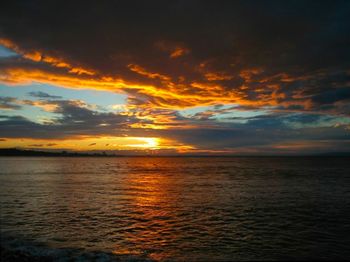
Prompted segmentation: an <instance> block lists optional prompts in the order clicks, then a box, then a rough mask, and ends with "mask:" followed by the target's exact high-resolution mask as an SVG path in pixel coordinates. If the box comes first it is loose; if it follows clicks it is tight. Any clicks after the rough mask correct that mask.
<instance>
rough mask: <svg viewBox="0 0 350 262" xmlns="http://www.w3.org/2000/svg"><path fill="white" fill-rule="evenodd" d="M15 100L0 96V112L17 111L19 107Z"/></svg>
mask: <svg viewBox="0 0 350 262" xmlns="http://www.w3.org/2000/svg"><path fill="white" fill-rule="evenodd" d="M16 101H17V99H16V98H14V97H6V96H5V97H4V96H0V110H18V109H20V108H21V106H20V105H18V104H16Z"/></svg>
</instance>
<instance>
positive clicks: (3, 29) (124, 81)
mask: <svg viewBox="0 0 350 262" xmlns="http://www.w3.org/2000/svg"><path fill="white" fill-rule="evenodd" d="M349 32H350V1H347V0H344V1H337V0H332V1H304V0H303V1H298V0H295V1H291V0H290V1H268V0H267V1H260V0H257V1H252V0H245V1H225V0H223V1H214V0H212V1H204V0H202V1H196V0H190V1H188V0H186V1H185V0H183V1H173V0H171V1H131V0H128V1H26V0H19V1H8V3H6V4H2V5H1V9H0V148H13V147H16V148H23V149H36V150H38V149H39V150H69V151H107V152H118V153H123V154H155V155H167V154H170V155H172V154H180V155H181V154H185V155H186V154H190V155H192V154H198V155H202V154H205V155H225V154H227V155H305V154H324V153H335V152H337V153H339V152H349V151H350V150H349V149H350V48H349V47H350V33H349Z"/></svg>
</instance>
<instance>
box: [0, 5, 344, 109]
mask: <svg viewBox="0 0 350 262" xmlns="http://www.w3.org/2000/svg"><path fill="white" fill-rule="evenodd" d="M0 12H1V16H0V17H1V18H0V25H1V27H0V28H1V29H0V34H1V35H2V36H3V37H5V38H8V39H11V40H13V41H14V42H15V43H17V44H18V45H19V46H20V47H21V48H23V49H24V50H27V51H34V50H36V51H38V50H39V51H40V52H42V53H44V54H47V55H51V56H55V57H60V58H63V59H64V60H65V61H69V62H70V63H72V64H74V65H76V66H82V67H84V68H90V69H92V70H94V71H96V72H97V73H98V74H100V75H111V76H115V77H122V78H123V79H126V80H128V81H132V82H139V83H142V84H154V85H157V86H160V87H161V86H163V88H165V87H164V86H165V85H164V83H162V82H163V81H164V79H163V78H162V77H161V76H166V77H169V79H170V80H171V82H172V83H174V84H179V85H180V84H181V85H185V86H187V87H188V86H189V85H190V84H191V83H193V82H202V83H203V82H205V83H209V82H216V83H218V84H220V85H221V86H222V92H229V91H232V90H236V91H237V90H239V87H241V86H242V85H243V84H245V85H247V86H249V87H250V89H249V90H247V91H244V92H243V94H244V95H246V97H247V98H248V99H250V100H252V101H257V100H261V99H262V96H261V95H260V96H259V94H257V93H256V92H255V91H254V90H255V89H265V93H266V94H268V95H270V96H271V94H272V93H273V92H272V91H271V90H269V88H268V87H267V86H268V84H272V83H275V84H276V83H277V84H279V85H280V86H281V90H280V92H281V93H284V94H286V95H287V96H286V97H285V98H281V99H280V100H279V102H282V101H283V100H287V101H290V100H293V98H292V95H293V94H292V92H293V91H300V90H301V89H303V92H304V93H305V94H307V93H310V94H312V95H319V94H321V95H322V94H323V93H324V92H326V91H327V90H328V89H329V88H330V87H331V85H334V84H335V83H336V82H337V81H339V80H337V79H333V80H332V78H331V77H330V78H329V79H328V80H329V83H328V84H327V85H321V86H318V87H317V88H316V89H315V88H314V87H313V86H312V85H313V83H315V82H317V81H318V80H319V76H318V75H317V74H316V73H315V72H318V71H319V70H323V72H325V74H326V76H324V77H323V79H322V81H323V82H324V83H325V81H327V75H333V74H334V73H336V72H347V73H345V74H347V76H348V72H349V71H348V70H349V68H350V62H349V61H350V51H349V48H348V46H349V45H350V37H349V34H348V32H349V31H350V19H349V17H350V2H349V1H330V0H329V1H320V2H312V1H308V2H305V1H266V2H264V3H262V2H261V1H244V2H242V1H220V2H216V1H184V0H183V1H172V2H171V3H169V2H165V1H147V2H138V1H137V2H135V1H117V2H115V1H103V2H99V3H96V2H95V1H84V2H74V3H72V2H69V3H68V2H65V1H63V2H61V1H54V2H52V1H31V2H30V3H28V1H15V2H9V3H7V4H6V5H4V6H3V7H2V9H1V11H0ZM177 50H182V52H180V53H179V54H180V55H179V56H176V59H173V58H172V54H174V52H176V51H177ZM130 65H138V66H139V67H141V68H143V69H144V70H145V71H147V72H148V73H150V74H151V73H153V76H152V77H150V75H149V74H147V73H146V72H143V73H140V72H138V71H137V70H136V71H134V70H130V68H131V67H130ZM61 69H62V68H61ZM255 69H259V70H261V72H260V73H257V74H254V73H253V74H250V77H249V79H248V78H247V77H245V76H244V75H242V74H240V73H241V72H242V71H244V70H248V71H249V70H255ZM281 73H283V74H284V75H287V76H288V82H287V81H285V80H286V79H282V78H281V77H277V78H276V77H274V76H276V75H278V74H281ZM228 76H229V77H228ZM300 76H308V77H307V78H301V77H300ZM179 79H181V80H179ZM262 79H265V80H266V79H269V80H266V81H265V82H259V81H261V80H262ZM173 91H174V90H173ZM174 92H176V93H181V92H185V93H187V94H200V93H201V92H203V90H200V89H196V88H194V87H191V88H187V89H186V91H184V89H183V87H182V86H179V87H177V88H176V90H175V91H174ZM203 95H207V94H206V93H203ZM147 99H149V100H152V99H153V102H154V103H155V104H164V101H161V99H165V100H167V101H166V102H167V103H170V104H172V103H180V101H178V100H176V101H175V100H174V101H171V100H169V98H155V97H152V96H151V97H147ZM159 99H160V100H159Z"/></svg>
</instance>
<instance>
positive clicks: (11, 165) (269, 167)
mask: <svg viewBox="0 0 350 262" xmlns="http://www.w3.org/2000/svg"><path fill="white" fill-rule="evenodd" d="M0 168H1V169H0V197H1V198H0V201H1V221H0V222H1V235H2V237H1V238H2V239H1V242H2V245H7V246H11V247H13V248H17V249H18V248H22V249H23V248H25V246H26V245H29V244H28V243H30V245H38V246H40V245H41V246H43V245H44V246H45V249H46V250H50V249H52V250H56V249H62V250H65V249H71V250H82V251H84V252H106V253H109V254H112V253H113V254H114V255H117V256H125V255H127V256H134V257H140V258H149V259H153V260H175V261H181V260H184V261H185V260H186V261H189V260H190V261H194V260H200V261H213V260H215V261H219V260H280V259H282V260H290V259H312V258H318V259H346V258H348V259H349V258H350V251H349V250H350V249H349V246H350V161H349V159H348V158H325V157H324V158H229V157H222V158H205V157H201V158H200V157H197V158H180V157H177V158H176V157H174V158H165V157H164V158H142V157H133V158H132V157H130V158H129V157H124V158H0ZM24 243H25V244H24ZM43 248H44V247H43ZM56 256H57V254H56ZM58 256H59V255H58ZM62 256H67V252H66V253H64V252H63V253H62Z"/></svg>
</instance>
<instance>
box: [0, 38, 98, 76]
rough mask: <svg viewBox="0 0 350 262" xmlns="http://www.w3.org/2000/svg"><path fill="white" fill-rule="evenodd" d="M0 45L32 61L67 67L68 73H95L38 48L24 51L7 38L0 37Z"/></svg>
mask: <svg viewBox="0 0 350 262" xmlns="http://www.w3.org/2000/svg"><path fill="white" fill-rule="evenodd" d="M0 45H3V46H5V47H7V48H9V49H12V50H14V51H15V52H16V53H18V54H20V55H22V56H23V57H24V58H26V59H29V60H32V61H34V62H44V63H48V64H50V65H52V66H55V67H61V68H67V69H69V72H70V73H74V74H78V75H80V74H86V75H95V74H96V72H95V71H93V70H91V69H85V68H82V67H76V66H73V65H71V64H70V63H68V62H67V61H65V60H64V59H62V58H59V57H54V56H51V55H48V54H44V53H43V52H40V51H38V50H33V51H24V50H23V49H21V48H20V47H19V46H18V45H16V44H15V43H14V42H12V41H11V40H9V39H5V38H0Z"/></svg>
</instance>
